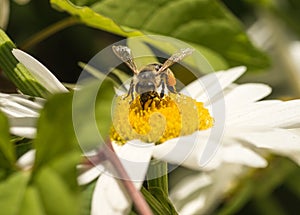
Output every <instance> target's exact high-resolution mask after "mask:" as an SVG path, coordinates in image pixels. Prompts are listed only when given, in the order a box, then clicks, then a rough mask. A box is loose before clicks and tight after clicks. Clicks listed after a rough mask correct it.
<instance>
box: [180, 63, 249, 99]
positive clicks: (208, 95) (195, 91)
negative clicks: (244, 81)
mask: <svg viewBox="0 0 300 215" xmlns="http://www.w3.org/2000/svg"><path fill="white" fill-rule="evenodd" d="M245 71H246V67H244V66H239V67H235V68H232V69H229V70H227V71H219V72H216V73H211V74H208V75H206V76H204V77H201V78H200V79H197V80H195V81H194V82H192V83H190V84H189V85H188V86H186V87H185V88H184V89H183V91H182V93H183V94H185V95H188V96H190V97H192V98H195V99H197V100H198V101H202V102H205V103H207V102H209V100H210V99H212V98H213V97H214V96H216V95H218V94H219V93H222V90H223V89H225V88H226V87H227V86H229V85H230V84H231V83H232V82H233V81H235V80H236V79H237V78H239V77H240V76H241V75H242V74H243V73H244V72H245Z"/></svg>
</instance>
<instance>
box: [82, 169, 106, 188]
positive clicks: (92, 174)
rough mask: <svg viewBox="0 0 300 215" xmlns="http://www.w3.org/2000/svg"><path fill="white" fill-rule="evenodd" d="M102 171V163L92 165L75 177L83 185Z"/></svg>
mask: <svg viewBox="0 0 300 215" xmlns="http://www.w3.org/2000/svg"><path fill="white" fill-rule="evenodd" d="M103 171H104V167H103V166H102V165H97V166H94V167H93V168H91V169H89V170H87V171H86V172H84V173H82V174H81V175H79V176H78V178H77V181H78V184H79V185H85V184H88V183H90V182H92V181H93V180H95V179H96V178H97V177H99V176H100V175H101V173H102V172H103Z"/></svg>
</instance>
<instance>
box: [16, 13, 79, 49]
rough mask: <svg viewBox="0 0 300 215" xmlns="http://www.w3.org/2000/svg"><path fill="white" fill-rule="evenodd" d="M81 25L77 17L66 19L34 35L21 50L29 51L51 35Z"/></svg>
mask: <svg viewBox="0 0 300 215" xmlns="http://www.w3.org/2000/svg"><path fill="white" fill-rule="evenodd" d="M78 23H80V22H79V20H78V19H77V18H76V17H68V18H66V19H63V20H60V21H58V22H56V23H54V24H53V25H50V26H48V27H47V28H45V29H43V30H41V31H39V32H38V33H36V34H34V35H32V36H31V37H30V38H29V39H28V40H27V41H26V42H24V43H23V44H22V45H21V48H22V49H24V50H27V49H29V48H31V47H33V46H35V45H36V44H38V43H39V42H41V41H43V40H45V39H47V38H48V37H50V36H51V35H53V34H55V33H57V32H59V31H61V30H63V29H65V28H67V27H70V26H72V25H75V24H78Z"/></svg>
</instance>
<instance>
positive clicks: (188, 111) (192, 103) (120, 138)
mask: <svg viewBox="0 0 300 215" xmlns="http://www.w3.org/2000/svg"><path fill="white" fill-rule="evenodd" d="M150 95H151V94H150ZM156 95H157V96H156ZM213 123H214V119H213V118H212V117H211V115H210V114H209V111H208V110H207V109H206V108H205V107H204V106H203V103H201V102H197V101H196V100H194V99H192V98H190V97H188V96H185V95H181V94H170V95H165V96H164V97H163V98H160V97H159V96H158V94H157V93H152V95H151V96H149V97H148V98H147V99H146V100H145V99H144V100H143V99H142V98H141V97H140V96H137V97H136V98H135V99H134V100H133V101H132V102H131V98H129V97H127V98H122V97H117V99H116V104H115V107H114V110H113V127H112V129H111V139H112V140H114V141H116V142H117V143H119V144H120V145H123V144H125V143H126V142H127V141H129V140H134V139H140V140H142V141H143V142H149V143H150V142H151V143H152V142H154V143H156V144H160V143H163V142H165V141H166V140H169V139H172V138H176V137H179V136H185V135H189V134H192V133H194V132H195V131H198V130H205V129H208V128H211V127H212V126H213Z"/></svg>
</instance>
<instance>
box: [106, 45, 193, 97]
mask: <svg viewBox="0 0 300 215" xmlns="http://www.w3.org/2000/svg"><path fill="white" fill-rule="evenodd" d="M112 50H113V52H114V53H115V55H116V56H117V57H119V58H120V59H121V60H122V61H123V62H124V63H125V64H126V65H127V66H128V67H129V68H130V69H131V70H132V71H133V73H134V75H133V78H132V80H131V82H130V88H129V91H128V94H127V96H126V97H128V96H129V95H131V98H132V101H133V100H134V92H136V93H137V94H139V95H140V98H143V99H145V98H149V97H151V96H156V95H158V94H157V90H158V88H159V87H161V92H160V95H159V96H160V98H163V97H164V95H165V90H166V88H167V89H168V90H169V92H171V93H177V92H176V89H175V85H176V78H175V76H174V74H173V72H172V71H171V69H169V67H170V66H171V65H173V64H175V63H177V62H179V61H181V60H182V59H183V58H184V57H186V56H188V55H190V54H192V52H193V51H194V49H191V48H184V49H180V50H179V51H178V52H176V53H175V54H173V55H172V56H171V57H170V58H169V59H167V60H166V61H165V62H164V63H163V64H161V63H152V64H148V65H146V66H145V67H143V68H142V69H140V70H139V69H138V68H137V66H136V64H135V62H134V58H133V56H132V54H131V50H130V48H128V47H127V46H122V45H118V46H113V47H112Z"/></svg>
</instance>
